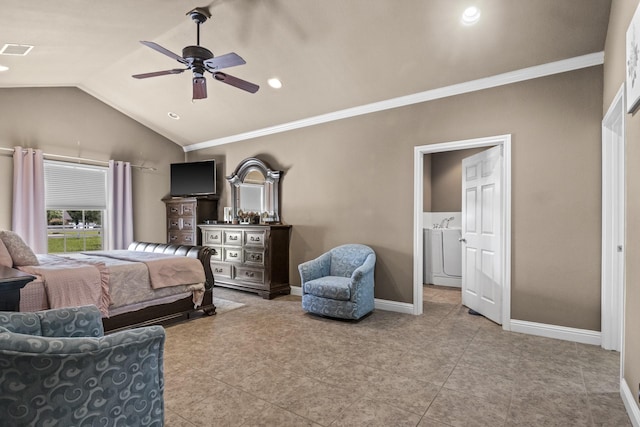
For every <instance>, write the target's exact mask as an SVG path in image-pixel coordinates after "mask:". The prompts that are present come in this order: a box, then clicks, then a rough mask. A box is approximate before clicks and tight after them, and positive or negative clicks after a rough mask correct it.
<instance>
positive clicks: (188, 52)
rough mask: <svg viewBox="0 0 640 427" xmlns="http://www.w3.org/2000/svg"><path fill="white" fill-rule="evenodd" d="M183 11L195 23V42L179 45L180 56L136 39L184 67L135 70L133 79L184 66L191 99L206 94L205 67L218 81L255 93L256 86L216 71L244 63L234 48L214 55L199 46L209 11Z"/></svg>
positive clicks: (201, 9) (174, 71) (164, 72)
mask: <svg viewBox="0 0 640 427" xmlns="http://www.w3.org/2000/svg"><path fill="white" fill-rule="evenodd" d="M187 15H190V16H191V19H193V20H194V22H195V23H196V25H197V28H198V30H197V40H196V46H187V47H185V48H184V49H182V56H180V55H177V54H175V53H173V52H171V51H170V50H168V49H165V48H164V47H162V46H160V45H159V44H156V43H154V42H148V41H141V42H140V43H142V44H143V45H145V46H148V47H150V48H151V49H153V50H156V51H158V52H160V53H162V54H165V55H167V56H168V57H170V58H173V59H175V60H176V61H178V62H179V63H181V64H183V65H185V66H186V67H187V68H174V69H172V70H165V71H155V72H152V73H144V74H135V75H133V76H132V77H134V78H136V79H146V78H148V77H157V76H164V75H167V74H180V73H183V72H184V71H186V70H191V71H192V72H193V99H204V98H206V97H207V80H206V79H205V76H204V74H205V72H206V71H208V72H210V73H211V74H212V75H213V78H214V79H216V80H218V81H221V82H223V83H226V84H228V85H231V86H233V87H237V88H238V89H242V90H246V91H247V92H251V93H256V92H257V91H258V89H259V88H260V86H258V85H256V84H253V83H251V82H248V81H246V80H242V79H239V78H237V77H234V76H231V75H229V74H227V73H223V72H221V71H218V70H221V69H223V68H229V67H234V66H236V65H242V64H246V62H245V60H244V59H242V58H241V57H240V56H239V55H238V54H236V53H234V52H231V53H227V54H224V55H220V56H215V57H214V56H213V53H211V51H210V50H209V49H207V48H205V47H202V46H200V24H202V23H203V22H205V21H206V20H207V19H208V18H211V14H210V13H209V11H208V10H207V9H204V8H201V7H197V8H195V9H193V10H192V11H190V12H188V13H187Z"/></svg>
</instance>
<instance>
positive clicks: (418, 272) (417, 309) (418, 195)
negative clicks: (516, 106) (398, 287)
mask: <svg viewBox="0 0 640 427" xmlns="http://www.w3.org/2000/svg"><path fill="white" fill-rule="evenodd" d="M491 146H501V147H502V152H503V156H502V159H501V160H500V161H501V163H502V165H501V166H502V170H503V171H504V173H503V176H502V188H503V199H502V203H501V206H500V210H501V217H502V218H503V220H502V221H501V224H500V228H501V236H502V237H501V240H500V247H501V254H502V255H501V262H500V274H501V276H502V278H503V289H502V310H501V311H502V313H501V320H502V322H501V323H502V325H503V328H504V329H509V327H510V325H509V319H510V316H511V307H510V295H511V231H510V230H511V135H501V136H495V137H487V138H477V139H470V140H463V141H453V142H445V143H441V144H431V145H423V146H418V147H415V149H414V251H413V253H414V257H413V259H414V263H413V264H414V274H413V278H414V283H413V285H414V292H413V312H414V314H416V315H418V314H422V311H423V304H422V299H423V280H422V279H423V274H424V262H423V261H424V234H423V233H424V232H423V229H424V228H425V215H424V213H423V212H424V197H425V196H424V164H425V162H424V156H425V155H429V154H433V153H444V152H449V151H458V150H466V149H473V148H482V147H484V148H487V147H491Z"/></svg>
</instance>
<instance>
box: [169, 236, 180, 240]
mask: <svg viewBox="0 0 640 427" xmlns="http://www.w3.org/2000/svg"><path fill="white" fill-rule="evenodd" d="M177 238H178V236H169V239H171V240H176V239H177Z"/></svg>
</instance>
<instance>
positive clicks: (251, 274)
mask: <svg viewBox="0 0 640 427" xmlns="http://www.w3.org/2000/svg"><path fill="white" fill-rule="evenodd" d="M244 275H245V276H247V277H253V276H255V274H253V271H245V273H244Z"/></svg>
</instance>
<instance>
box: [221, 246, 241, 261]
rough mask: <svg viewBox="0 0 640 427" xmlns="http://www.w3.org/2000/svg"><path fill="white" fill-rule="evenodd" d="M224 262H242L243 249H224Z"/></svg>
mask: <svg viewBox="0 0 640 427" xmlns="http://www.w3.org/2000/svg"><path fill="white" fill-rule="evenodd" d="M222 261H224V262H242V249H241V248H237V249H236V248H224V253H223V255H222Z"/></svg>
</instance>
